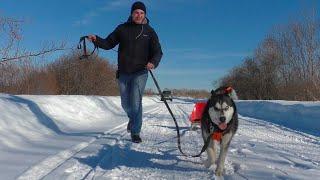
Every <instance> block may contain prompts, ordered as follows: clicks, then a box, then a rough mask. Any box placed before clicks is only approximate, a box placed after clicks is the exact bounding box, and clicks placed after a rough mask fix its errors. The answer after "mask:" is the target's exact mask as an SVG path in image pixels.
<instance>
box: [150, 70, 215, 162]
mask: <svg viewBox="0 0 320 180" xmlns="http://www.w3.org/2000/svg"><path fill="white" fill-rule="evenodd" d="M149 72H150V74H151V77H152V79H153V82H154V84H155V85H156V87H157V89H158V92H159V94H160V96H161V98H162V99H163V102H164V104H165V105H166V107H167V109H168V111H169V113H170V115H171V117H172V119H173V121H174V124H175V126H176V131H177V137H178V138H177V140H178V149H179V151H180V153H181V154H182V155H184V156H186V157H200V156H201V154H202V153H203V152H204V151H205V150H206V149H207V147H208V145H209V143H210V139H211V137H212V135H213V132H212V133H211V134H210V136H208V138H207V140H206V141H205V143H204V145H203V147H202V149H201V151H200V153H199V154H196V155H189V154H186V153H184V152H183V151H182V149H181V140H180V129H179V125H178V123H177V120H176V118H175V116H174V115H173V113H172V110H171V108H170V107H169V105H168V103H167V100H166V99H165V98H164V95H163V93H162V91H161V89H160V86H159V84H158V82H157V80H156V78H155V77H154V75H153V73H152V71H151V70H149Z"/></svg>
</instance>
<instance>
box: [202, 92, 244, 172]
mask: <svg viewBox="0 0 320 180" xmlns="http://www.w3.org/2000/svg"><path fill="white" fill-rule="evenodd" d="M233 99H237V97H236V93H235V91H234V90H232V91H231V93H226V92H225V87H221V88H218V89H216V90H214V91H211V97H210V99H209V100H208V102H207V106H206V107H205V110H204V112H203V115H202V119H201V131H202V137H203V140H204V142H205V141H206V140H207V138H208V136H209V135H210V134H211V133H212V132H214V131H219V132H222V138H221V142H220V153H219V159H218V161H217V168H216V170H215V175H216V176H222V175H223V171H224V163H225V159H226V155H227V152H228V148H229V145H230V142H231V139H232V137H233V136H234V135H235V133H236V131H237V129H238V114H237V109H236V105H235V103H234V101H233ZM221 123H227V128H226V129H224V130H221V129H220V128H219V124H221ZM218 146H219V143H218V142H217V141H215V140H212V139H210V143H209V145H208V148H207V149H206V151H207V154H208V159H207V161H206V162H205V166H206V167H210V166H211V165H213V164H215V163H216V149H217V147H218Z"/></svg>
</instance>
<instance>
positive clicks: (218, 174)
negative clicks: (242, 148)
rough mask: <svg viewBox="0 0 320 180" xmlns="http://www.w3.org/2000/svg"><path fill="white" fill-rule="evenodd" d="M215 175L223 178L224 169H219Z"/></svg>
mask: <svg viewBox="0 0 320 180" xmlns="http://www.w3.org/2000/svg"><path fill="white" fill-rule="evenodd" d="M215 174H216V176H222V175H223V168H220V167H217V169H216V172H215Z"/></svg>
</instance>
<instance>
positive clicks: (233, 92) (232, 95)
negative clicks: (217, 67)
mask: <svg viewBox="0 0 320 180" xmlns="http://www.w3.org/2000/svg"><path fill="white" fill-rule="evenodd" d="M225 92H226V93H227V94H228V95H229V96H230V98H231V99H232V100H238V99H239V98H238V95H237V92H236V90H234V89H233V88H232V87H231V86H228V87H227V88H225Z"/></svg>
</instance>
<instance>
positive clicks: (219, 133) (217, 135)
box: [211, 132, 222, 142]
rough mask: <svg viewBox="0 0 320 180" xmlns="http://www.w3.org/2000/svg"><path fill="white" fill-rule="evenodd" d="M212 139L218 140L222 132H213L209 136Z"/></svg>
mask: <svg viewBox="0 0 320 180" xmlns="http://www.w3.org/2000/svg"><path fill="white" fill-rule="evenodd" d="M211 138H212V140H216V141H218V142H220V141H221V139H222V132H214V133H213V134H212V136H211Z"/></svg>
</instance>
